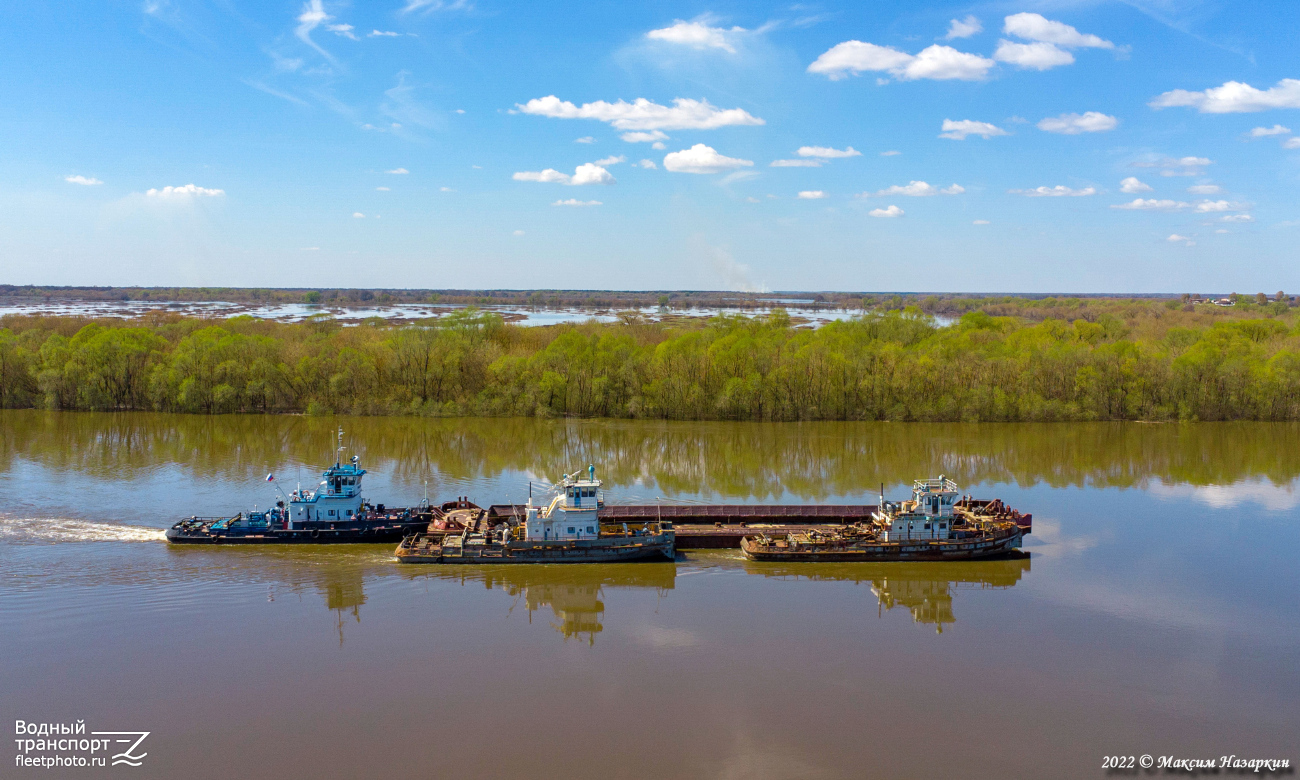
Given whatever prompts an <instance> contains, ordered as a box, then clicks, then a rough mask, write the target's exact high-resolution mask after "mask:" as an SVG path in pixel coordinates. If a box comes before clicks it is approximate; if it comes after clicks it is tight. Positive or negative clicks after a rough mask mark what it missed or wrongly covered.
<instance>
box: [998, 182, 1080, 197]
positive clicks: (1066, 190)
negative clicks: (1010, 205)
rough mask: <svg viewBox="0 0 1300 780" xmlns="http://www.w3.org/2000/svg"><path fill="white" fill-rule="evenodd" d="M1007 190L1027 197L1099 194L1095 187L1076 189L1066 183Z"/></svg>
mask: <svg viewBox="0 0 1300 780" xmlns="http://www.w3.org/2000/svg"><path fill="white" fill-rule="evenodd" d="M1007 192H1009V193H1011V194H1012V195H1024V196H1025V197H1026V198H1081V197H1084V196H1087V195H1096V194H1097V190H1096V189H1095V188H1093V187H1084V188H1083V189H1078V190H1076V189H1074V188H1072V187H1066V186H1065V185H1064V184H1058V185H1056V186H1055V187H1035V188H1033V189H1032V190H1007Z"/></svg>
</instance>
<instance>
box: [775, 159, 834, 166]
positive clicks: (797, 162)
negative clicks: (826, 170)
mask: <svg viewBox="0 0 1300 780" xmlns="http://www.w3.org/2000/svg"><path fill="white" fill-rule="evenodd" d="M825 162H826V161H825V160H817V159H807V158H805V159H802V160H773V161H772V162H771V163H769V164H770V165H771V166H772V167H773V168H820V167H822V165H823V164H824V163H825Z"/></svg>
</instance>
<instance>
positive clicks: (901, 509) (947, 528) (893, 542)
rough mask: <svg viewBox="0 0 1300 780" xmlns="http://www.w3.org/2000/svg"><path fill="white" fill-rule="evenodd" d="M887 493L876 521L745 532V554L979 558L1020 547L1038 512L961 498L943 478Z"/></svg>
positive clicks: (763, 557)
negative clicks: (898, 497) (901, 494)
mask: <svg viewBox="0 0 1300 780" xmlns="http://www.w3.org/2000/svg"><path fill="white" fill-rule="evenodd" d="M881 492H882V495H881V500H880V509H879V510H877V511H875V512H873V513H872V516H871V519H870V521H869V522H865V523H863V522H859V523H855V524H853V525H844V526H840V527H838V528H833V529H807V530H803V531H797V532H787V533H758V534H755V535H752V536H745V537H744V538H743V539H741V542H740V549H741V552H743V553H744V555H745V557H746V558H749V559H750V560H754V561H780V562H787V563H790V562H813V561H818V562H861V561H952V560H972V559H977V558H992V557H996V556H1002V555H1007V554H1009V553H1012V552H1014V551H1016V550H1018V549H1019V548H1020V544H1021V539H1022V538H1023V537H1024V535H1025V534H1026V533H1028V532H1029V529H1030V527H1031V522H1032V515H1022V514H1021V513H1020V512H1018V511H1016V510H1013V509H1011V508H1009V507H1007V506H1006V505H1005V504H1003V503H1002V501H1001V500H999V499H995V500H992V501H976V500H974V499H971V498H969V497H966V496H961V495H960V492H959V491H958V489H957V485H956V483H954V482H953V481H952V480H950V479H947V478H945V477H943V476H940V477H939V478H938V479H924V480H917V481H916V482H915V483H913V485H912V499H911V500H910V501H902V502H897V503H890V502H887V501H885V500H884V495H883V489H882V491H881Z"/></svg>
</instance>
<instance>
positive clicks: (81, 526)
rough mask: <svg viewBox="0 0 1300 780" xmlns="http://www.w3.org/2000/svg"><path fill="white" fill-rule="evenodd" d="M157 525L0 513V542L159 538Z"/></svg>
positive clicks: (157, 539)
mask: <svg viewBox="0 0 1300 780" xmlns="http://www.w3.org/2000/svg"><path fill="white" fill-rule="evenodd" d="M163 533H164V532H163V530H162V529H161V528H146V527H145V526H139V525H123V524H121V523H96V522H93V521H90V520H74V519H72V518H67V517H11V516H3V515H0V543H8V544H51V543H58V542H161V541H165V540H166V537H165V536H164V535H163Z"/></svg>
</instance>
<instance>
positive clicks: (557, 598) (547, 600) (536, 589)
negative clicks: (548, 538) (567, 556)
mask: <svg viewBox="0 0 1300 780" xmlns="http://www.w3.org/2000/svg"><path fill="white" fill-rule="evenodd" d="M407 571H408V570H407V569H403V570H402V573H403V574H405V573H406V572H407ZM410 576H412V577H413V578H415V577H418V576H428V577H431V578H434V579H439V580H444V581H446V580H454V581H459V582H460V583H461V584H462V585H468V584H482V585H485V586H486V587H488V588H490V589H500V590H503V591H505V592H506V593H507V594H509V595H511V596H514V597H515V602H514V604H513V605H511V607H510V611H514V609H515V607H516V606H518V605H519V603H520V599H522V601H523V606H524V608H525V609H526V610H527V612H528V622H529V623H532V622H533V613H534V612H537V611H539V610H541V609H542V608H544V607H550V609H551V613H552V614H553V615H554V622H551V627H552V628H554V629H555V630H556V631H558V632H560V634H561V635H563V637H564V639H565V641H568V640H569V639H578V640H582V639H586V640H587V644H589V645H594V644H595V643H596V634H599V633H600V632H601V631H603V630H604V626H603V625H602V623H601V618H602V617H603V616H604V614H605V603H604V602H603V601H601V596H602V595H603V593H604V592H605V590H606V589H608V588H654V589H655V590H656V591H658V592H659V595H660V596H662V595H664V594H665V593H666V592H667V591H670V590H672V589H673V583H674V580H675V579H676V576H677V565H676V564H673V563H611V564H578V565H572V564H540V565H533V566H491V565H486V566H479V565H474V564H468V565H461V566H457V567H454V568H447V567H441V566H439V567H420V568H419V569H418V570H416V571H415V572H413V573H412V575H410Z"/></svg>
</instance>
